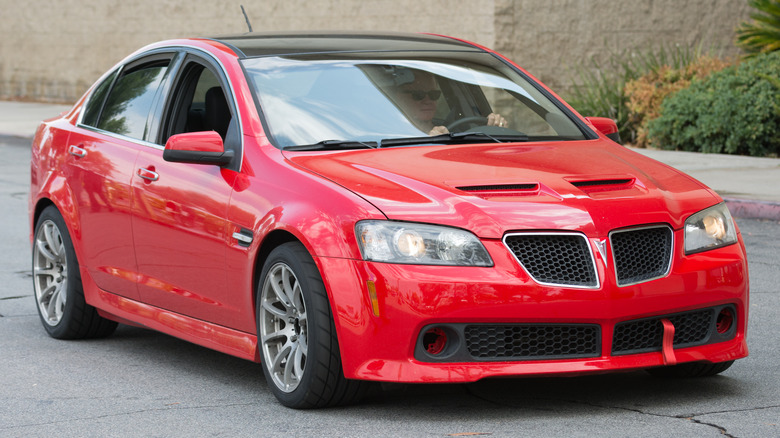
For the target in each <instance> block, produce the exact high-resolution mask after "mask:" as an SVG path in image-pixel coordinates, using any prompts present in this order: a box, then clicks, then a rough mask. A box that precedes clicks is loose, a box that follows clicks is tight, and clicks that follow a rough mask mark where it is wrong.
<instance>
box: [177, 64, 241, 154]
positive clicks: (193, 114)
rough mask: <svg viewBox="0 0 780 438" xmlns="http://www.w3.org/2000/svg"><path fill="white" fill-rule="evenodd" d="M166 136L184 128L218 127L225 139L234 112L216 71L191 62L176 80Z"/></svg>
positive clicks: (184, 129)
mask: <svg viewBox="0 0 780 438" xmlns="http://www.w3.org/2000/svg"><path fill="white" fill-rule="evenodd" d="M174 96H175V97H174V100H173V102H172V110H171V112H170V116H169V122H168V129H167V130H166V135H165V136H164V137H165V138H164V139H167V138H168V137H170V136H171V135H174V134H181V133H183V132H196V131H216V132H218V133H219V135H220V136H222V139H223V140H225V139H226V137H227V131H228V128H229V126H230V122H231V119H232V114H231V111H230V106H229V105H228V103H227V99H226V97H225V92H224V90H223V89H222V86H221V85H220V83H219V80H218V79H217V77H216V75H215V74H214V73H213V72H212V71H211V70H210V69H209V68H206V67H204V66H203V65H201V64H199V63H196V62H190V63H189V64H187V65H186V66H185V68H184V73H183V74H182V76H181V80H180V82H179V84H177V87H176V91H175V94H174Z"/></svg>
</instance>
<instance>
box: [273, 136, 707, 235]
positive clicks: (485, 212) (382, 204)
mask: <svg viewBox="0 0 780 438" xmlns="http://www.w3.org/2000/svg"><path fill="white" fill-rule="evenodd" d="M285 155H286V157H287V159H289V160H290V161H291V162H292V163H294V164H295V165H298V166H300V167H302V168H305V169H307V170H308V171H310V172H314V173H316V174H318V175H320V176H322V177H324V178H327V179H329V180H331V181H334V182H335V183H337V184H339V185H341V186H343V187H345V188H347V189H349V190H351V191H352V192H354V193H356V194H358V195H359V196H361V197H363V198H364V199H366V200H367V201H369V202H371V203H372V204H373V205H374V206H376V207H377V208H378V209H380V210H381V211H382V212H383V213H384V214H385V215H386V216H387V218H388V219H391V220H407V221H416V222H427V223H436V224H444V225H451V226H455V227H460V228H465V229H468V230H470V231H472V232H474V233H475V234H477V235H478V236H480V237H482V238H501V237H502V236H503V235H504V234H505V233H506V232H508V231H514V230H529V229H531V230H553V229H554V230H561V229H564V230H573V231H582V232H584V233H586V234H588V235H591V236H606V234H607V233H608V232H609V231H610V230H613V229H616V228H621V227H627V226H632V225H638V224H651V223H668V224H670V225H671V226H672V227H673V228H675V229H679V228H680V227H681V226H682V224H683V223H684V221H685V218H686V217H687V216H688V215H690V214H692V213H694V212H696V211H699V210H702V209H704V208H706V207H708V206H711V205H713V204H715V203H717V202H719V201H720V198H719V197H718V196H717V195H716V194H715V193H714V192H712V191H711V190H709V189H707V188H706V187H705V186H704V185H702V184H701V183H699V182H698V181H696V180H694V179H692V178H691V177H689V176H687V175H685V174H683V173H681V172H679V171H677V170H675V169H673V168H671V167H669V166H666V165H664V164H662V163H659V162H657V161H655V160H652V159H650V158H647V157H644V156H642V155H641V154H638V153H636V152H633V151H630V150H628V149H626V148H624V147H622V146H619V145H616V144H614V143H611V142H608V141H606V140H588V141H567V142H552V143H511V144H506V143H504V144H498V145H497V144H489V145H484V144H481V145H445V146H420V147H398V148H387V149H374V150H357V151H344V152H316V153H312V152H285Z"/></svg>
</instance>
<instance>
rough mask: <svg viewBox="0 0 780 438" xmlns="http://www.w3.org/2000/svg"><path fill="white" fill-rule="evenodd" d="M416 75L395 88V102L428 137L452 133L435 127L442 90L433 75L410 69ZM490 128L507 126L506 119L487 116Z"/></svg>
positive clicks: (497, 115)
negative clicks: (438, 101) (435, 117)
mask: <svg viewBox="0 0 780 438" xmlns="http://www.w3.org/2000/svg"><path fill="white" fill-rule="evenodd" d="M409 71H411V72H412V73H413V74H414V80H413V81H412V82H409V83H406V84H403V85H399V86H398V87H395V96H394V97H395V100H396V103H397V104H398V106H399V107H400V109H401V111H403V112H404V114H405V115H406V116H407V117H408V118H409V119H410V120H411V121H412V123H414V125H415V126H416V127H417V128H418V129H419V130H421V131H423V132H427V133H428V135H439V134H446V133H448V132H450V131H449V130H448V129H447V127H446V126H443V125H435V124H434V120H433V117H434V115H435V114H436V101H437V100H438V99H439V98H440V97H441V89H439V85H438V84H437V82H436V78H435V77H434V75H433V74H431V73H429V72H426V71H422V70H414V69H409ZM487 125H488V126H500V127H504V126H506V125H507V124H506V119H504V118H503V117H502V116H501V115H500V114H495V113H490V114H489V115H488V116H487Z"/></svg>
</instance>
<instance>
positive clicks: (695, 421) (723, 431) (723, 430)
mask: <svg viewBox="0 0 780 438" xmlns="http://www.w3.org/2000/svg"><path fill="white" fill-rule="evenodd" d="M677 418H681V417H677ZM682 418H685V419H686V420H688V421H690V422H691V423H696V424H701V425H702V426H709V427H714V428H715V429H718V432H720V434H721V435H723V436H726V437H729V438H737V437H736V436H734V435H732V434H730V433H729V432H728V431H727V430H726V428H725V427H721V426H718V425H717V424H715V423H707V422H706V421H701V420H697V419H696V418H694V417H682Z"/></svg>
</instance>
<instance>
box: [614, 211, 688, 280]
mask: <svg viewBox="0 0 780 438" xmlns="http://www.w3.org/2000/svg"><path fill="white" fill-rule="evenodd" d="M653 228H665V229H667V230H669V234H670V235H671V236H672V241H671V243H670V246H671V248H670V250H669V259H668V264H667V266H666V272H664V273H663V274H662V275H659V276H657V277H653V278H648V279H645V280H642V281H635V282H633V283H621V282H620V280H619V279H618V273H617V261H615V252H614V251H613V250H612V247H613V246H612V236H613V235H615V234H619V233H627V232H631V231H641V230H649V229H653ZM674 244H675V241H674V229H672V227H670V226H669V225H645V226H639V227H632V228H621V229H619V230H612V231H610V232H609V254H610V261H611V262H612V272H614V273H615V284H617V286H618V287H626V286H633V285H636V284H642V283H647V282H648V281H653V280H658V279H659V278H664V277H666V276H668V275H669V273H670V272H672V264H673V263H674Z"/></svg>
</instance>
